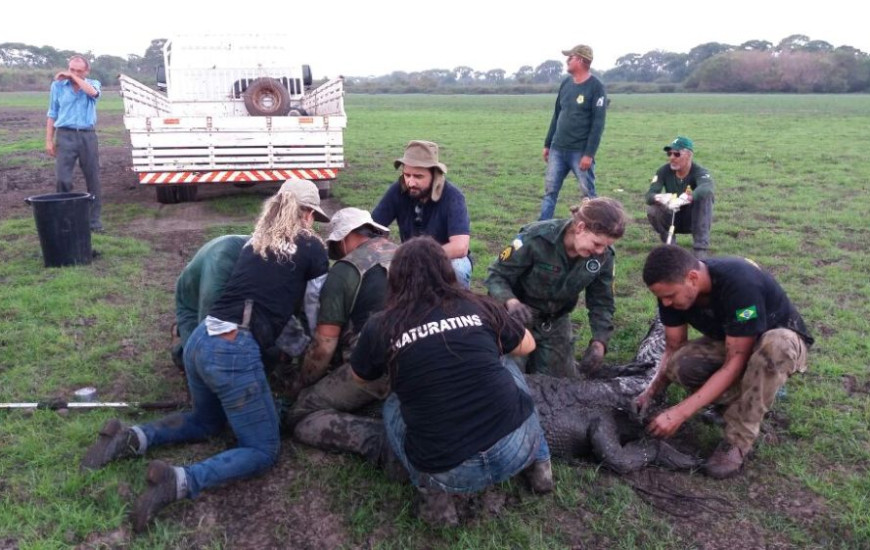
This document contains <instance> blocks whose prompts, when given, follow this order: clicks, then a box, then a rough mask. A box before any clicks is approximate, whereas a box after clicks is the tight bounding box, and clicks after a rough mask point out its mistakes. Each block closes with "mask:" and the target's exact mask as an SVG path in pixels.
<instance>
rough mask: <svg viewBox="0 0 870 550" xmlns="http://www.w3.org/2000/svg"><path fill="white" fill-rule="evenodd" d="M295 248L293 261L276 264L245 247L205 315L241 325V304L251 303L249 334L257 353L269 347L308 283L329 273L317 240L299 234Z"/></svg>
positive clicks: (326, 261)
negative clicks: (257, 344) (246, 301)
mask: <svg viewBox="0 0 870 550" xmlns="http://www.w3.org/2000/svg"><path fill="white" fill-rule="evenodd" d="M296 246H297V249H296V253H295V254H294V255H293V257H292V258H291V259H290V260H288V261H284V262H280V263H279V262H278V261H277V260H276V259H275V257H274V256H273V255H272V254H269V255H268V256H269V257H268V259H263V257H262V256H260V255H258V254H256V253H255V252H254V249H253V248H252V247H251V246H249V245H245V246H244V247H243V248H242V252H241V254H239V259H238V260H237V261H236V265H235V267H234V268H233V274H232V275H230V279H229V281H227V285H226V287H225V288H224V291H223V293H222V294H221V297H220V298H218V300H217V302H215V304H214V305H213V306H212V307H211V310H209V312H208V314H209V315H211V316H212V317H217V318H218V319H220V320H222V321H228V322H231V323H238V324H241V323H242V315H243V314H244V310H245V300H247V299H251V300H253V301H254V311H253V316H252V319H251V330H252V332H253V333H254V337H255V338H256V339H257V342H258V343H259V344H260V348H261V349H266V348H269V347H271V346H272V345H273V344H274V341H275V338H277V337H278V335H279V334H281V330H283V328H284V325H286V324H287V320H288V319H290V316H291V315H293V314H294V313H296V312H297V311H298V310H299V308H300V307H301V305H302V298H303V297H304V296H305V286H306V284H307V283H308V281H309V280H310V279H315V278H317V277H319V276H321V275H323V274H324V273H326V272H327V270H328V269H329V259H328V258H327V257H326V248H325V247H324V246H323V243H321V242H320V241H319V240H318V239H317V238H315V237H314V236H312V235H307V234H300V235H299V236H298V237H297V238H296Z"/></svg>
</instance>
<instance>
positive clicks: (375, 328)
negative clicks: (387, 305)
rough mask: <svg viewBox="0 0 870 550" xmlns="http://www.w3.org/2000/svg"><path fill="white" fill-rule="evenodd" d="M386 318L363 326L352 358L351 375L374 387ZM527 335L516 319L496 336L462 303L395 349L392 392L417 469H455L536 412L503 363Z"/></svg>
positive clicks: (382, 368) (438, 313)
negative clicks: (503, 355) (398, 407)
mask: <svg viewBox="0 0 870 550" xmlns="http://www.w3.org/2000/svg"><path fill="white" fill-rule="evenodd" d="M383 315H385V313H384V312H380V313H376V314H375V315H373V316H372V317H371V318H370V319H369V322H368V323H366V325H365V326H364V327H363V330H362V333H361V334H360V340H359V343H358V344H357V346H356V349H355V350H354V352H353V355H352V357H351V366H352V367H353V370H354V372H355V373H356V374H357V375H358V376H359V377H360V378H363V379H365V380H375V379H377V378H378V377H380V376H381V375H383V374H384V373H385V372H386V370H387V351H388V350H387V343H386V336H385V335H383V334H381V330H380V328H381V327H380V321H381V319H382V317H383ZM524 333H525V329H524V328H523V326H522V325H520V324H519V323H518V322H516V321H514V320H512V319H511V320H510V321H509V324H508V325H507V326H506V327H505V328H504V329H503V330H502V332H501V334H496V333H495V331H494V330H493V328H492V327H489V326H487V325H486V324H484V322H483V316H482V315H481V314H480V309H479V308H478V306H477V305H475V304H474V303H472V302H469V301H462V302H460V303H458V304H456V305H455V306H452V307H450V308H449V310H444V309H443V308H436V309H435V310H433V311H432V312H431V313H430V314H429V315H428V316H427V317H426V318H425V320H424V322H423V323H421V324H420V325H419V326H417V327H414V328H410V329H409V330H408V331H406V332H405V333H404V334H403V335H402V337H401V338H400V339H399V341H398V342H396V343H395V344H396V346H397V347H398V348H399V350H400V351H399V353H398V356H397V368H398V374H397V379H396V380H393V390H394V391H395V392H396V394H398V397H399V400H400V401H401V403H402V417H403V418H404V420H405V424H406V425H407V432H406V437H405V452H406V453H407V454H408V459H409V460H410V461H411V464H413V465H414V467H415V468H417V469H418V470H420V471H422V472H429V473H437V472H444V471H447V470H450V469H451V468H453V467H455V466H457V465H459V464H461V463H462V462H464V461H465V460H466V459H468V458H469V457H470V456H472V455H473V454H474V453H477V452H480V451H484V450H486V449H488V448H490V447H491V446H492V445H494V444H495V443H496V442H497V441H498V440H499V439H501V438H502V437H504V436H505V435H507V434H509V433H510V432H512V431H514V430H515V429H517V428H518V427H519V426H520V425H521V424H522V423H523V422H525V420H526V419H527V418H528V417H529V415H530V414H531V413H532V411H533V410H534V405H533V403H532V400H531V397H529V395H528V394H526V393H525V392H523V391H522V390H520V389H519V388H518V387H517V385H516V382H515V381H514V379H513V377H512V376H511V373H510V372H509V371H508V370H507V369H506V368H505V367H504V366H503V365H502V364H501V360H500V354H501V352H500V350H499V343H501V350H503V351H504V353H507V352H509V351H511V350H513V349H515V348H516V347H517V346H519V344H520V342H522V338H523V335H524Z"/></svg>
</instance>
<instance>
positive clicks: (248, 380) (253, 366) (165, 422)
mask: <svg viewBox="0 0 870 550" xmlns="http://www.w3.org/2000/svg"><path fill="white" fill-rule="evenodd" d="M184 364H185V367H186V368H185V370H186V372H187V383H188V386H189V387H190V394H191V397H192V398H193V411H190V412H183V413H176V414H172V415H169V416H167V417H165V418H162V419H161V420H158V421H156V422H152V423H149V424H146V425H144V426H140V429H141V430H142V432H143V433H144V434H145V438H146V440H147V446H148V447H152V446H153V447H156V446H158V445H166V444H170V443H182V442H185V441H191V440H201V439H205V438H208V437H210V436H214V435H217V434H219V433H220V432H222V431H223V429H224V428H225V426H226V424H227V423H229V425H230V427H231V428H232V430H233V433H235V435H236V440H237V444H238V446H237V447H236V448H234V449H229V450H226V451H223V452H221V453H218V454H216V455H215V456H213V457H211V458H207V459H205V460H203V461H202V462H197V463H196V464H192V465H190V466H186V467H185V468H184V471H185V473H186V474H187V486H188V496H189V497H190V498H194V497H196V496H197V495H198V494H199V493H200V492H201V491H202V490H203V489H207V488H209V487H214V486H216V485H220V484H223V483H227V482H230V481H234V480H237V479H241V478H245V477H250V476H253V475H257V474H260V473H263V472H265V471H267V470H268V469H269V468H271V467H272V466H273V465H274V464H275V461H276V460H277V459H278V450H279V449H280V445H281V442H280V438H279V435H278V414H277V412H276V411H275V404H274V402H273V401H272V392H271V390H270V388H269V383H268V381H267V380H266V374H265V372H264V369H263V363H262V361H261V359H260V346H259V345H257V342H256V341H255V340H254V337H253V336H252V335H251V333H250V332H248V331H246V330H240V331H238V333H237V334H236V337H235V340H233V341H232V342H230V341H227V340H225V339H223V338H221V337H220V336H209V335H208V332H207V331H206V328H205V323H204V322H203V323H200V324H199V326H197V327H196V330H194V331H193V334H191V335H190V338H189V339H188V341H187V345H185V346H184Z"/></svg>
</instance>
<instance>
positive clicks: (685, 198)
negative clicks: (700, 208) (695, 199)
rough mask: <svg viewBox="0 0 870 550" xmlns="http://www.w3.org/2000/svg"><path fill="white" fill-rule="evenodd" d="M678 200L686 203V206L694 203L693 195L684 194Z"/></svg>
mask: <svg viewBox="0 0 870 550" xmlns="http://www.w3.org/2000/svg"><path fill="white" fill-rule="evenodd" d="M678 198H679V199H681V200H684V201H686V204H691V202H692V195H690V194H688V193H683V194H681V195H680V196H679V197H678Z"/></svg>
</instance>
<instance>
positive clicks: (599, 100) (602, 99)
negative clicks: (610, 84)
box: [595, 97, 604, 107]
mask: <svg viewBox="0 0 870 550" xmlns="http://www.w3.org/2000/svg"><path fill="white" fill-rule="evenodd" d="M595 106H596V107H604V98H603V97H599V98H598V101H596V102H595Z"/></svg>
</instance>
